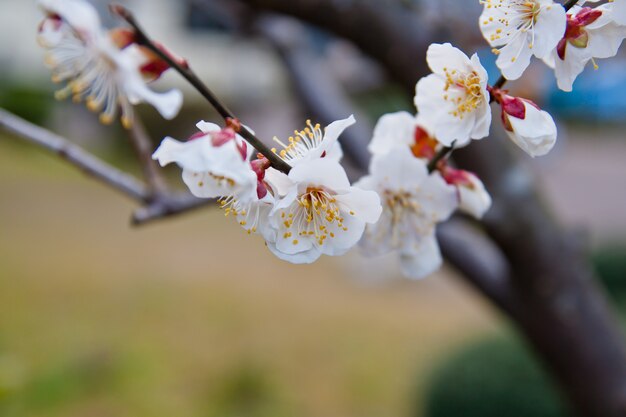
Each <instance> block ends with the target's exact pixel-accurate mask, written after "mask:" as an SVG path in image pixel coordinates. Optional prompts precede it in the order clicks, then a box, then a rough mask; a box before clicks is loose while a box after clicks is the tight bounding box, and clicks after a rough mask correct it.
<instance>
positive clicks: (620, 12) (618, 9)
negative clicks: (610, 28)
mask: <svg viewBox="0 0 626 417" xmlns="http://www.w3.org/2000/svg"><path fill="white" fill-rule="evenodd" d="M613 19H615V22H616V23H618V24H620V25H623V26H625V25H626V0H615V1H614V2H613Z"/></svg>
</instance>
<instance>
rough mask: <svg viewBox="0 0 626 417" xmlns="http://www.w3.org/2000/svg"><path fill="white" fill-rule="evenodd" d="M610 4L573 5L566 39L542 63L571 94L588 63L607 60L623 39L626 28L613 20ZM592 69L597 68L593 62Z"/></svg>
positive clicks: (625, 34)
mask: <svg viewBox="0 0 626 417" xmlns="http://www.w3.org/2000/svg"><path fill="white" fill-rule="evenodd" d="M611 6H612V4H605V5H602V6H599V7H597V8H590V7H582V8H581V7H577V6H575V7H574V8H573V9H572V10H571V13H570V14H568V15H567V29H566V31H565V36H564V37H563V38H562V39H561V41H560V42H559V44H558V45H557V47H556V48H555V49H554V50H553V51H552V53H551V54H550V55H549V56H547V57H546V58H545V59H544V61H545V62H546V64H547V65H548V66H550V67H551V68H553V69H554V71H555V75H556V79H557V84H558V86H559V88H560V89H561V90H563V91H572V87H573V84H574V81H575V80H576V78H577V77H578V75H580V74H581V73H582V72H583V70H584V69H585V66H586V65H587V63H588V62H589V61H593V60H594V58H610V57H612V56H615V55H616V54H617V51H618V49H619V47H620V45H621V43H622V41H623V40H624V38H625V37H626V27H624V26H620V25H619V24H617V23H616V22H615V21H614V20H613V9H612V7H611ZM594 67H596V68H597V65H596V64H595V62H594Z"/></svg>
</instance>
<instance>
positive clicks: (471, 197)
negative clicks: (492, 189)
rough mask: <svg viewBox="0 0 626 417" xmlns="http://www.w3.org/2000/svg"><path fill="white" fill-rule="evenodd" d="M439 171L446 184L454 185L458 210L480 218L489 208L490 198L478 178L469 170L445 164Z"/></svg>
mask: <svg viewBox="0 0 626 417" xmlns="http://www.w3.org/2000/svg"><path fill="white" fill-rule="evenodd" d="M440 172H441V175H443V178H444V179H445V180H446V182H447V183H448V184H450V185H452V186H454V187H456V190H457V198H458V200H459V210H461V211H462V212H465V213H467V214H469V215H470V216H473V217H475V218H476V219H482V218H483V216H484V215H485V213H486V212H487V211H488V210H489V209H490V208H491V203H492V200H491V196H490V195H489V193H488V192H487V190H486V189H485V185H484V184H483V182H482V181H481V180H480V178H478V177H477V176H476V175H474V174H473V173H471V172H469V171H464V170H462V169H456V168H452V167H450V166H447V165H446V166H443V167H441V170H440Z"/></svg>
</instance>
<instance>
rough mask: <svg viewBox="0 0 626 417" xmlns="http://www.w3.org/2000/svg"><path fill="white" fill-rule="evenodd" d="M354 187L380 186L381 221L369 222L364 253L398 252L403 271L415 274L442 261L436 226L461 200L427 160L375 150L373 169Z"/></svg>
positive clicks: (424, 272) (419, 275) (433, 268)
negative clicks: (430, 169)
mask: <svg viewBox="0 0 626 417" xmlns="http://www.w3.org/2000/svg"><path fill="white" fill-rule="evenodd" d="M355 186H356V187H360V188H363V189H365V190H373V191H376V192H377V193H378V194H379V195H380V198H381V202H382V204H383V213H382V215H381V217H380V220H379V221H378V222H377V223H375V224H371V225H368V226H367V228H366V231H365V233H364V235H363V239H362V240H361V242H360V246H361V248H362V250H363V252H364V253H365V254H367V255H383V254H386V253H390V252H397V253H398V254H399V256H400V261H401V265H402V271H403V273H404V274H405V275H406V276H408V277H410V278H416V279H419V278H423V277H425V276H427V275H429V274H431V273H433V272H434V271H436V270H437V269H438V268H439V267H440V266H441V263H442V259H441V253H440V252H439V246H438V244H437V240H436V238H435V227H436V225H437V223H439V222H441V221H443V220H446V219H447V218H448V217H449V216H450V215H451V214H452V212H453V211H454V210H455V209H456V207H457V205H458V200H457V193H456V189H455V188H454V187H453V186H451V185H448V184H447V183H446V182H445V181H444V179H443V178H442V177H441V175H440V174H439V173H438V172H435V173H432V174H429V173H428V168H427V167H426V161H425V160H423V159H420V158H415V157H414V156H413V155H412V154H411V153H410V152H408V151H407V150H402V149H394V150H391V151H389V152H388V153H386V154H381V155H374V157H373V159H372V163H371V166H370V174H369V175H368V176H366V177H364V178H362V179H361V180H360V181H359V182H357V183H356V184H355Z"/></svg>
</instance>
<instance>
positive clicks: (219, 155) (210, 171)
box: [152, 122, 258, 204]
mask: <svg viewBox="0 0 626 417" xmlns="http://www.w3.org/2000/svg"><path fill="white" fill-rule="evenodd" d="M198 128H199V129H200V130H201V131H202V132H200V133H198V134H196V135H194V136H192V137H191V138H190V139H189V140H188V141H187V142H179V141H177V140H175V139H172V138H169V137H167V138H165V139H164V140H163V142H162V143H161V145H160V146H159V148H158V149H157V150H156V151H155V152H154V155H153V156H152V157H153V159H155V160H158V161H159V163H160V164H161V166H165V165H167V164H170V163H172V162H175V163H177V164H178V165H179V166H180V167H181V168H182V170H183V174H182V175H183V181H184V182H185V184H186V185H187V187H189V190H190V191H191V193H192V194H193V195H195V196H196V197H200V198H218V197H228V198H231V199H234V200H235V201H236V202H237V203H238V204H247V203H249V202H251V201H255V200H256V199H257V198H258V195H257V185H258V184H257V175H256V174H255V172H254V170H253V169H252V166H251V164H250V162H249V161H248V157H249V152H248V146H247V144H246V142H245V141H244V140H243V138H241V137H240V136H239V135H236V134H235V132H234V130H232V129H230V128H225V129H222V128H220V127H219V126H218V125H216V124H213V123H206V122H200V123H198Z"/></svg>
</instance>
